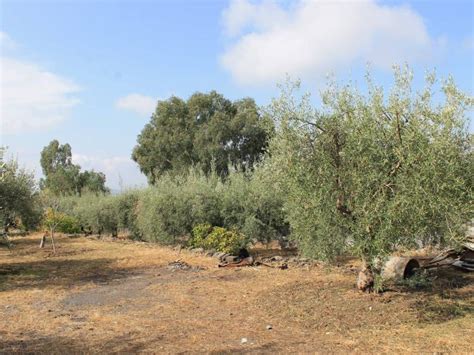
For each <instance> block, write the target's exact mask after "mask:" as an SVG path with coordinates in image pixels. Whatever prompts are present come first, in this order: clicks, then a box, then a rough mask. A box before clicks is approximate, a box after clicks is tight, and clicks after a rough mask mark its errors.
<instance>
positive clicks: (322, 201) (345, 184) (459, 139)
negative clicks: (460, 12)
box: [266, 68, 474, 273]
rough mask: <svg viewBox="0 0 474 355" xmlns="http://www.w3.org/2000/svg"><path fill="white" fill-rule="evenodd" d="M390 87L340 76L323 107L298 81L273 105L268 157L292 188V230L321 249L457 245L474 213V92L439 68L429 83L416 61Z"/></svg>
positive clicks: (325, 255) (370, 255) (285, 187)
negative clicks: (359, 85) (416, 73)
mask: <svg viewBox="0 0 474 355" xmlns="http://www.w3.org/2000/svg"><path fill="white" fill-rule="evenodd" d="M394 77H395V80H394V81H395V82H394V86H393V88H392V89H391V90H390V92H388V93H386V92H385V91H384V90H383V88H382V87H379V86H377V85H375V84H374V83H373V81H372V79H371V77H370V75H368V76H367V83H368V85H367V91H366V93H362V92H361V91H359V90H357V89H356V88H353V87H351V86H344V87H339V86H338V85H337V84H334V83H330V84H329V86H328V89H327V90H326V91H324V92H323V93H322V96H321V101H322V107H321V108H319V109H318V108H315V107H314V105H313V104H312V102H311V98H310V96H309V95H300V96H298V95H297V93H298V91H297V89H298V83H296V84H291V83H290V84H288V85H286V86H283V87H282V94H281V96H280V97H279V98H278V99H275V100H274V101H273V103H272V104H271V106H270V107H269V112H270V114H271V115H272V116H273V117H274V118H275V119H276V121H277V126H278V129H277V134H276V136H275V137H274V139H273V140H272V142H271V145H270V153H271V156H272V157H271V161H270V163H269V164H268V166H267V167H266V169H267V170H269V173H270V174H271V176H272V178H276V180H277V181H278V186H279V188H280V189H281V192H282V193H283V194H284V195H285V209H286V211H287V216H288V220H289V222H290V224H291V228H292V236H293V238H294V239H295V240H296V242H297V243H298V244H299V246H300V248H301V250H302V251H303V252H304V253H305V254H307V255H309V256H312V257H316V258H320V259H330V258H332V257H334V256H336V255H338V254H341V253H343V252H347V251H352V252H353V253H355V254H356V255H358V256H359V257H360V258H361V259H362V260H363V261H364V264H365V265H366V268H367V270H368V271H369V272H370V273H372V272H373V270H374V267H373V261H374V259H375V258H376V257H377V258H380V257H383V256H384V255H387V254H388V253H390V252H392V251H393V250H394V249H397V248H400V247H416V246H418V245H420V244H423V245H433V244H436V245H446V244H449V245H456V244H459V243H460V242H462V240H463V238H464V236H465V233H464V230H463V229H464V225H465V223H466V221H469V220H470V219H471V218H472V217H473V208H472V207H473V206H472V201H473V174H472V172H473V171H474V159H473V150H472V136H471V135H470V134H469V131H468V128H467V124H468V118H467V117H468V116H467V112H468V110H470V109H471V108H472V105H473V99H472V98H471V97H468V96H466V95H465V94H463V93H462V92H461V91H460V90H459V89H458V88H457V87H456V85H455V84H454V82H453V80H452V79H447V80H445V81H444V82H442V83H441V85H437V81H436V78H435V75H434V74H429V75H428V76H427V78H426V84H425V85H426V86H425V88H424V89H422V90H420V91H416V92H415V91H413V89H412V77H413V75H412V73H411V71H410V70H409V69H408V68H403V69H400V68H396V69H395V76H394Z"/></svg>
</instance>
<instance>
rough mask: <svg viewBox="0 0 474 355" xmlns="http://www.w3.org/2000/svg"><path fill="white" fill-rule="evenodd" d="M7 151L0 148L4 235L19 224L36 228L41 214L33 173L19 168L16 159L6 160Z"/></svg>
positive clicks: (0, 211) (0, 214)
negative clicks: (11, 227)
mask: <svg viewBox="0 0 474 355" xmlns="http://www.w3.org/2000/svg"><path fill="white" fill-rule="evenodd" d="M5 152H6V149H5V148H3V147H0V223H1V227H2V228H3V233H5V234H6V233H7V232H8V228H9V227H10V226H12V225H15V224H16V223H17V222H21V224H22V225H23V226H24V227H25V228H31V227H34V226H35V225H36V224H37V223H38V221H39V216H40V212H39V209H38V204H37V190H36V184H35V180H34V176H33V174H32V173H30V172H28V171H27V170H25V169H21V168H19V167H18V163H17V161H16V160H14V159H10V160H6V159H4V155H5Z"/></svg>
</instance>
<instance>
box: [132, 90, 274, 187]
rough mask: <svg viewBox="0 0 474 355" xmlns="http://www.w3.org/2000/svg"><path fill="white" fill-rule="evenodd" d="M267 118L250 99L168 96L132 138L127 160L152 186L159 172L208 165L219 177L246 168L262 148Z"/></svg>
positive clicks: (268, 128) (270, 125) (213, 94)
mask: <svg viewBox="0 0 474 355" xmlns="http://www.w3.org/2000/svg"><path fill="white" fill-rule="evenodd" d="M272 129H273V123H272V121H271V120H270V119H268V118H266V117H262V116H261V115H260V114H259V112H258V108H257V106H256V104H255V101H254V100H252V99H249V98H247V99H243V100H240V101H236V102H232V101H230V100H228V99H226V98H224V97H223V96H222V95H221V94H219V93H217V92H215V91H211V92H210V93H208V94H205V93H195V94H194V95H192V96H191V97H190V98H189V99H188V100H187V101H184V100H182V99H180V98H177V97H171V98H169V99H168V100H166V101H160V102H158V105H157V108H156V111H155V113H154V114H153V115H152V117H151V120H150V122H149V123H148V124H147V125H146V126H145V127H144V129H143V130H142V132H141V134H140V135H139V136H138V139H137V143H138V144H137V145H136V147H135V148H134V150H133V154H132V158H133V160H135V161H136V162H137V163H138V165H139V166H140V169H141V171H142V172H143V173H144V174H145V175H146V176H147V177H148V181H149V182H150V183H151V184H153V183H154V182H155V181H156V179H158V178H159V176H160V175H162V174H163V173H165V172H168V171H172V172H174V173H183V172H186V171H187V170H188V169H189V167H191V166H200V167H201V168H202V169H203V170H204V171H205V172H206V173H208V172H209V171H211V169H212V167H213V166H214V168H215V169H216V171H217V172H218V173H219V174H220V175H226V174H227V173H228V166H229V164H231V165H233V166H234V167H235V168H243V169H251V168H252V167H253V165H254V164H255V163H256V162H257V161H258V160H259V159H260V158H261V156H262V154H263V153H264V152H265V149H266V147H267V143H268V137H269V133H270V132H271V130H272Z"/></svg>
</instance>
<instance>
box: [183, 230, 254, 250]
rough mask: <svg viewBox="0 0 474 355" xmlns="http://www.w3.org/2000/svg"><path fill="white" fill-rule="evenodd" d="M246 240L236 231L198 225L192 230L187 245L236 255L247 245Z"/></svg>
mask: <svg viewBox="0 0 474 355" xmlns="http://www.w3.org/2000/svg"><path fill="white" fill-rule="evenodd" d="M247 242H248V241H247V239H246V238H245V236H244V235H243V234H241V233H238V232H237V231H230V230H227V229H225V228H222V227H211V225H210V224H199V225H197V226H196V227H194V228H193V236H192V238H191V239H190V241H189V245H191V246H193V247H195V248H204V249H208V250H211V249H212V250H215V251H219V252H223V253H229V254H236V253H237V252H238V251H239V250H240V249H241V248H244V247H245V246H246V244H247Z"/></svg>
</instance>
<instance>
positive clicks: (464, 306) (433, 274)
mask: <svg viewBox="0 0 474 355" xmlns="http://www.w3.org/2000/svg"><path fill="white" fill-rule="evenodd" d="M392 291H398V292H404V293H406V294H407V297H408V296H410V297H414V299H415V300H414V302H413V303H412V305H411V309H412V310H413V311H414V312H415V314H416V316H417V319H418V321H419V322H420V323H444V322H447V321H450V320H453V319H457V318H462V317H464V316H467V315H469V314H474V304H473V300H474V275H473V274H472V273H468V272H463V271H460V270H457V269H454V268H444V269H438V270H436V269H435V270H430V271H428V272H425V273H424V278H423V277H422V278H421V279H420V278H418V279H417V278H416V277H415V278H414V279H413V280H411V279H407V280H404V281H402V282H401V284H399V285H398V286H395V288H394V289H393V290H392Z"/></svg>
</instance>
